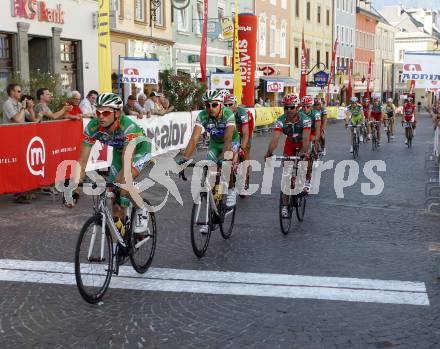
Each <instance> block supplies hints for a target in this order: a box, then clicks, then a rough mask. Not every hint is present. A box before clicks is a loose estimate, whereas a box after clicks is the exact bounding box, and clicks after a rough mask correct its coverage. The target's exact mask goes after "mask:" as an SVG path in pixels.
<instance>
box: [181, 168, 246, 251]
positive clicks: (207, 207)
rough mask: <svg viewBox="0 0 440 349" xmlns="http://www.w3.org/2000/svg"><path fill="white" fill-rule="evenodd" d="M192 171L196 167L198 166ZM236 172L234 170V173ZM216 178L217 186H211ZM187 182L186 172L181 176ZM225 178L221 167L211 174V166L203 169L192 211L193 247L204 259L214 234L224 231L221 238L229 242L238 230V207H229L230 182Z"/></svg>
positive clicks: (215, 184)
mask: <svg viewBox="0 0 440 349" xmlns="http://www.w3.org/2000/svg"><path fill="white" fill-rule="evenodd" d="M188 167H196V165H194V164H190V165H188ZM231 170H232V169H231ZM213 176H215V183H214V185H213V186H211V184H210V178H212V177H213ZM180 177H181V178H182V179H183V180H185V181H186V180H187V179H186V177H185V173H184V171H182V172H181V173H180ZM223 177H224V176H223V175H222V167H221V165H217V168H216V170H214V171H211V170H210V168H209V166H208V165H204V166H202V176H201V180H200V190H199V193H198V194H197V198H196V199H195V201H194V204H193V207H192V211H191V246H192V249H193V251H194V254H195V255H196V256H197V257H198V258H202V257H203V256H204V255H205V254H206V251H207V249H208V246H209V240H210V238H211V233H212V232H213V231H215V230H216V229H217V228H220V234H221V236H222V237H223V239H225V240H227V239H229V238H230V237H231V235H232V230H233V229H234V222H235V214H236V210H237V206H236V205H235V206H233V207H227V206H226V194H225V193H224V190H223V189H224V188H228V184H229V178H228V179H227V180H226V179H224V178H223Z"/></svg>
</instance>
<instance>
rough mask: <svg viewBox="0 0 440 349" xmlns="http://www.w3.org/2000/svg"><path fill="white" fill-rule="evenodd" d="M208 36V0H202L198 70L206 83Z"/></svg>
mask: <svg viewBox="0 0 440 349" xmlns="http://www.w3.org/2000/svg"><path fill="white" fill-rule="evenodd" d="M207 37H208V0H204V1H203V34H202V44H201V45H200V70H201V73H202V83H203V84H206V49H207V45H208V42H207Z"/></svg>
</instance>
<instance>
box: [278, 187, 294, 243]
mask: <svg viewBox="0 0 440 349" xmlns="http://www.w3.org/2000/svg"><path fill="white" fill-rule="evenodd" d="M283 195H284V194H283V192H281V193H280V205H279V218H280V226H281V232H282V233H283V234H284V235H287V234H289V231H290V226H291V225H292V211H293V207H292V205H291V198H290V197H289V204H288V205H287V211H288V216H287V217H283V213H282V210H283V207H284V206H286V205H284V201H283Z"/></svg>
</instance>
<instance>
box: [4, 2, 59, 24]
mask: <svg viewBox="0 0 440 349" xmlns="http://www.w3.org/2000/svg"><path fill="white" fill-rule="evenodd" d="M12 16H13V17H20V18H26V19H38V20H39V21H40V22H48V23H58V24H64V10H63V7H62V5H61V4H58V5H57V6H56V8H48V7H47V4H46V2H45V1H37V0H12Z"/></svg>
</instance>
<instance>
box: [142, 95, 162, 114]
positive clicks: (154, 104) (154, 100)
mask: <svg viewBox="0 0 440 349" xmlns="http://www.w3.org/2000/svg"><path fill="white" fill-rule="evenodd" d="M161 96H162V95H161V94H160V93H159V92H157V91H153V92H151V93H150V98H148V100H147V102H146V104H147V106H148V108H149V109H150V113H151V114H152V115H165V109H164V108H163V106H162V105H161V104H160V101H159V98H160V97H161Z"/></svg>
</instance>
